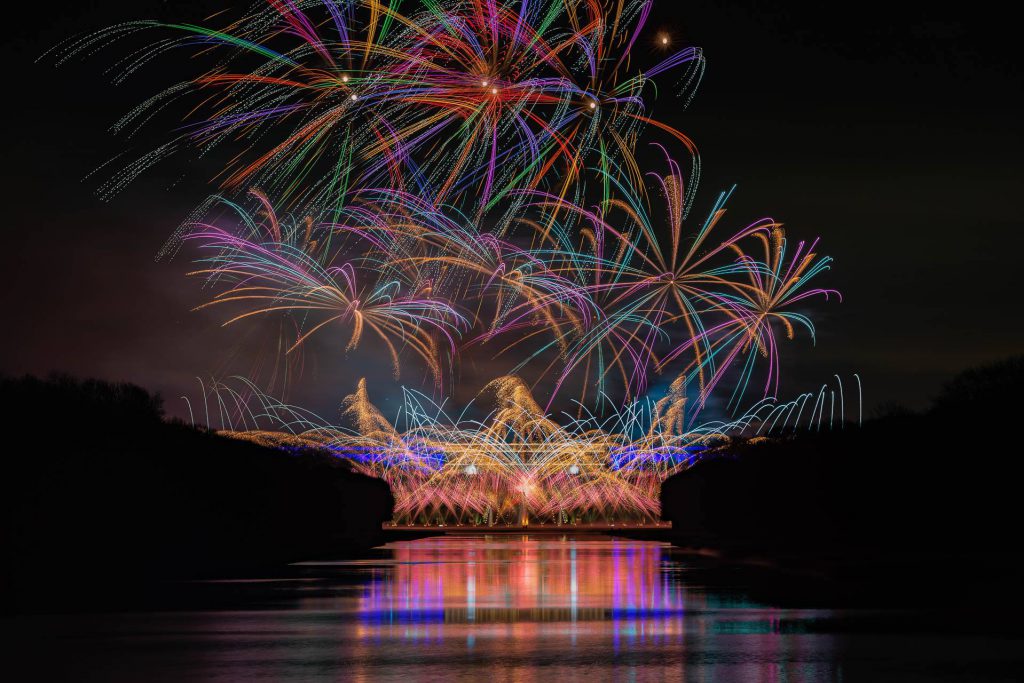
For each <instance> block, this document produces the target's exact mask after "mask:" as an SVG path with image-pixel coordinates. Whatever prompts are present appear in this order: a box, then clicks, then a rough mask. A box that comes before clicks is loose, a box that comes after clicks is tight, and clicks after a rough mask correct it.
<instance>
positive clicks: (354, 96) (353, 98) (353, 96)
mask: <svg viewBox="0 0 1024 683" xmlns="http://www.w3.org/2000/svg"><path fill="white" fill-rule="evenodd" d="M358 99H359V98H358V97H356V94H355V93H352V101H355V100H358Z"/></svg>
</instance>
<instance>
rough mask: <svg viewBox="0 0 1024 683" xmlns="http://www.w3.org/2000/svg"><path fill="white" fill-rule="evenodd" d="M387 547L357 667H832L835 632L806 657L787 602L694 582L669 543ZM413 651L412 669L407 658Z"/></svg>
mask: <svg viewBox="0 0 1024 683" xmlns="http://www.w3.org/2000/svg"><path fill="white" fill-rule="evenodd" d="M388 550H389V551H390V553H391V555H392V557H393V561H392V562H391V563H390V566H388V567H386V568H378V569H373V570H371V579H370V581H369V583H368V584H367V585H366V586H365V588H364V589H363V590H362V592H361V594H360V595H359V598H358V604H357V607H356V611H357V614H358V622H357V625H356V627H355V632H354V636H355V638H354V640H355V644H356V646H357V648H358V651H357V653H355V656H354V657H353V660H354V661H353V663H354V665H355V666H353V669H352V670H351V671H350V674H351V675H352V676H354V677H355V679H356V680H377V679H379V678H380V677H382V676H383V677H391V676H394V677H396V678H399V677H402V676H403V675H411V676H412V677H413V678H417V677H427V678H431V677H435V678H437V679H438V680H442V679H443V680H449V679H450V678H451V677H453V676H459V675H465V676H467V677H469V678H477V677H480V676H484V675H486V676H487V677H489V678H492V679H495V680H515V681H533V680H537V681H548V680H553V679H554V678H556V677H557V678H560V679H565V680H584V679H593V677H594V676H597V677H598V679H603V678H605V677H612V678H616V679H622V680H662V679H664V678H665V677H672V678H675V679H677V680H678V679H680V678H683V677H691V678H692V677H693V676H692V675H691V676H687V674H688V673H690V674H697V673H701V672H702V675H701V676H699V677H698V678H697V679H695V680H709V681H717V680H751V681H754V680H780V679H779V676H780V675H781V676H782V679H781V680H790V681H801V680H820V679H821V676H822V675H823V674H829V673H831V672H832V667H833V663H832V659H833V658H832V657H830V654H829V647H830V646H829V642H828V640H829V639H827V638H826V639H824V641H822V640H821V639H817V640H818V641H819V642H816V643H815V644H814V645H813V647H812V648H811V649H813V650H814V655H813V656H812V657H809V658H808V657H801V656H800V653H799V650H800V648H801V645H800V644H799V643H796V642H794V641H797V640H799V639H800V638H801V636H800V635H798V634H795V633H790V634H785V633H783V632H782V631H781V630H780V628H779V625H780V623H781V621H780V617H781V616H782V614H781V613H780V610H777V609H774V608H771V607H764V606H758V605H754V604H751V603H749V602H746V601H744V600H742V599H741V598H740V597H738V596H737V595H731V596H728V595H722V594H713V593H708V592H707V591H704V590H701V589H699V588H688V587H687V586H686V585H685V583H684V581H683V576H684V573H683V571H682V569H681V567H680V566H679V565H678V564H676V563H674V562H672V561H671V560H670V559H669V557H668V550H669V547H668V546H667V545H665V544H661V543H655V542H643V541H629V540H624V539H615V538H607V537H592V538H559V537H550V536H548V537H529V536H521V537H509V536H494V537H479V538H465V537H461V538H451V537H441V538H431V539H423V540H419V541H414V542H407V543H396V544H392V545H391V546H389V547H388ZM785 616H786V619H787V621H788V622H792V621H793V620H794V619H799V618H800V617H801V613H800V612H799V611H796V612H795V611H792V610H790V611H788V613H787V614H786V615H785ZM804 616H807V617H811V618H813V617H814V616H815V615H814V614H807V615H804ZM736 636H743V640H744V641H745V642H744V643H742V644H741V643H739V642H737V638H736ZM737 645H739V646H740V647H737ZM690 647H693V648H695V649H694V651H692V652H691V651H690ZM413 661H415V662H416V663H417V665H418V666H419V670H418V671H416V672H414V673H411V674H409V673H405V672H403V671H402V670H401V668H402V667H404V666H406V665H407V664H408V663H410V662H413Z"/></svg>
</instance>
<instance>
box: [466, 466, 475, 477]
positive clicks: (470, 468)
mask: <svg viewBox="0 0 1024 683" xmlns="http://www.w3.org/2000/svg"><path fill="white" fill-rule="evenodd" d="M465 472H466V474H469V475H473V474H476V465H466V469H465Z"/></svg>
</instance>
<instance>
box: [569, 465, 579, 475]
mask: <svg viewBox="0 0 1024 683" xmlns="http://www.w3.org/2000/svg"><path fill="white" fill-rule="evenodd" d="M579 473H580V466H579V465H571V466H570V467H569V474H579Z"/></svg>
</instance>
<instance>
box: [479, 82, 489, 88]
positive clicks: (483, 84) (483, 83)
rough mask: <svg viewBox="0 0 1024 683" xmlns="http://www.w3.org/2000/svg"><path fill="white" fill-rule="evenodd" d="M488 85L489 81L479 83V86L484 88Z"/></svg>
mask: <svg viewBox="0 0 1024 683" xmlns="http://www.w3.org/2000/svg"><path fill="white" fill-rule="evenodd" d="M488 83H490V81H481V82H480V85H482V86H484V87H485V88H486V87H487V84H488Z"/></svg>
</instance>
